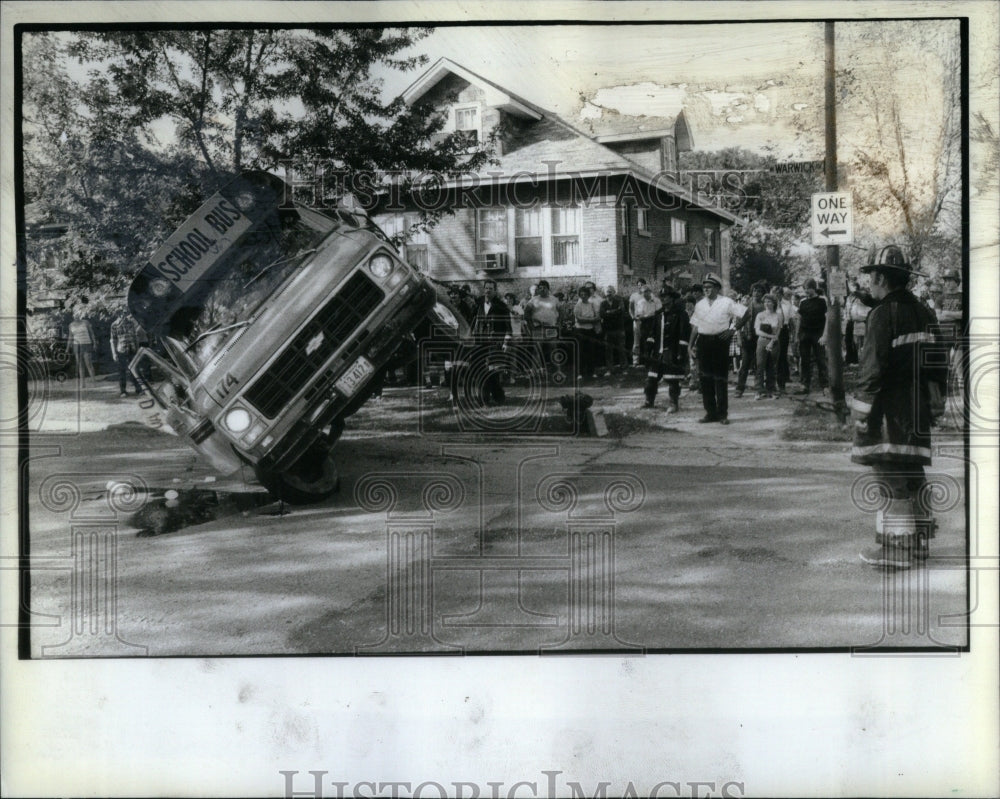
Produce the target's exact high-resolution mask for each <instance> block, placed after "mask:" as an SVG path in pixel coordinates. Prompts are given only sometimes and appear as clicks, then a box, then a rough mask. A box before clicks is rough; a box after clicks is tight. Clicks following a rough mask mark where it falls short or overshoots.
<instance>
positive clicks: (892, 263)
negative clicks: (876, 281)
mask: <svg viewBox="0 0 1000 799" xmlns="http://www.w3.org/2000/svg"><path fill="white" fill-rule="evenodd" d="M876 269H898V270H900V271H902V272H907V273H911V272H912V271H913V269H912V267H911V266H910V263H909V262H908V261H907V260H906V256H905V255H903V251H902V249H900V248H899V247H897V246H896V245H895V244H889V245H887V246H885V247H883V248H882V249H880V250H879V251H878V252H876V253H873V254H872V255H871V256H870V257H869V258H868V263H867V264H865V265H864V266H862V267H861V269H860V271H862V272H874V271H875V270H876Z"/></svg>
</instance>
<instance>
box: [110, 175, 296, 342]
mask: <svg viewBox="0 0 1000 799" xmlns="http://www.w3.org/2000/svg"><path fill="white" fill-rule="evenodd" d="M290 196H291V193H290V191H289V188H288V186H287V184H286V183H285V182H284V181H283V180H281V178H279V177H277V176H275V175H272V174H270V173H267V172H247V173H245V174H244V175H242V176H241V177H239V178H236V179H235V180H233V181H230V182H229V183H227V184H226V185H225V186H223V187H222V189H220V190H219V191H218V192H217V193H216V194H213V195H212V196H211V197H210V198H209V199H208V200H207V201H206V202H205V203H204V204H203V205H202V206H201V207H200V208H199V209H198V210H197V211H195V212H194V213H193V214H191V216H189V217H188V218H187V219H186V220H185V221H184V223H183V224H182V225H181V226H180V227H178V228H177V230H175V231H174V233H173V234H172V235H171V236H170V237H169V238H168V239H167V240H166V241H165V242H164V243H163V244H162V245H161V246H160V247H159V248H158V249H157V250H156V252H154V253H153V255H152V256H151V257H150V259H149V260H148V261H147V262H146V264H145V266H143V267H142V269H140V270H139V273H138V274H137V275H136V276H135V278H134V279H133V280H132V284H131V285H130V286H129V290H128V305H129V310H130V311H131V312H132V315H133V316H134V317H135V318H136V320H137V321H138V322H139V324H140V325H142V327H143V328H144V329H146V330H147V331H149V332H150V333H157V332H159V331H160V330H161V329H162V328H163V327H164V326H165V325H166V323H167V321H168V320H169V319H170V317H171V316H173V314H174V313H175V312H176V311H177V310H178V309H180V308H181V307H183V306H184V304H185V298H186V297H187V296H188V295H189V294H190V292H191V290H192V289H193V288H194V287H195V286H196V285H197V284H198V282H199V281H200V280H202V279H203V278H205V277H206V276H209V275H210V274H211V273H212V271H213V269H214V268H215V267H217V266H218V265H219V264H221V263H222V262H223V261H224V260H225V259H226V256H227V255H228V254H229V253H230V252H231V250H232V249H233V248H234V246H235V245H236V243H237V242H238V240H239V239H240V237H241V236H243V234H245V233H246V232H247V231H248V230H251V229H252V228H254V227H256V226H257V225H258V224H259V223H260V222H261V221H263V220H264V219H266V218H267V217H268V216H269V215H271V214H273V213H275V211H276V210H277V209H278V208H280V207H281V206H282V205H288V206H290V205H291V201H290Z"/></svg>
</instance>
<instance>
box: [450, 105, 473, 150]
mask: <svg viewBox="0 0 1000 799" xmlns="http://www.w3.org/2000/svg"><path fill="white" fill-rule="evenodd" d="M455 131H456V132H458V133H460V134H462V136H463V138H464V139H465V143H466V146H468V147H475V146H477V145H478V144H479V109H478V108H456V109H455Z"/></svg>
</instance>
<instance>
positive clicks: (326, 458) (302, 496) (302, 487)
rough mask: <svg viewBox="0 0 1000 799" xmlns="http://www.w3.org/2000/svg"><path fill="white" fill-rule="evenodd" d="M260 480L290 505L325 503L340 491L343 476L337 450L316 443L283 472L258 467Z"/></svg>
mask: <svg viewBox="0 0 1000 799" xmlns="http://www.w3.org/2000/svg"><path fill="white" fill-rule="evenodd" d="M255 471H256V473H257V479H258V480H260V482H261V485H263V486H264V487H265V488H266V489H267V490H268V491H269V492H270V493H271V494H272V495H273V496H274V497H275V498H277V499H281V500H284V501H285V502H287V503H288V504H289V505H311V504H312V503H314V502H322V501H323V500H324V499H327V498H329V497H331V496H333V495H334V494H336V493H337V491H339V490H340V476H339V475H338V474H337V464H336V463H335V462H334V459H333V452H332V450H330V449H329V448H328V447H326V446H324V445H322V444H320V443H316V444H314V445H313V446H312V447H310V448H309V449H308V450H306V452H305V454H304V455H303V456H302V457H301V458H299V459H298V460H297V461H295V463H294V464H292V466H291V467H290V468H289V469H286V470H285V471H283V472H271V471H267V470H265V469H262V468H260V467H257V468H255Z"/></svg>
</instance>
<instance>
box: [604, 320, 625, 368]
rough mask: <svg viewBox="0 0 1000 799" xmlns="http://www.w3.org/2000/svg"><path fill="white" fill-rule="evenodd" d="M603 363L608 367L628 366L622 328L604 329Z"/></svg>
mask: <svg viewBox="0 0 1000 799" xmlns="http://www.w3.org/2000/svg"><path fill="white" fill-rule="evenodd" d="M604 365H605V367H606V368H608V369H610V368H611V367H612V366H628V350H626V349H625V329H624V328H614V329H611V328H609V329H607V330H605V331H604Z"/></svg>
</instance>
